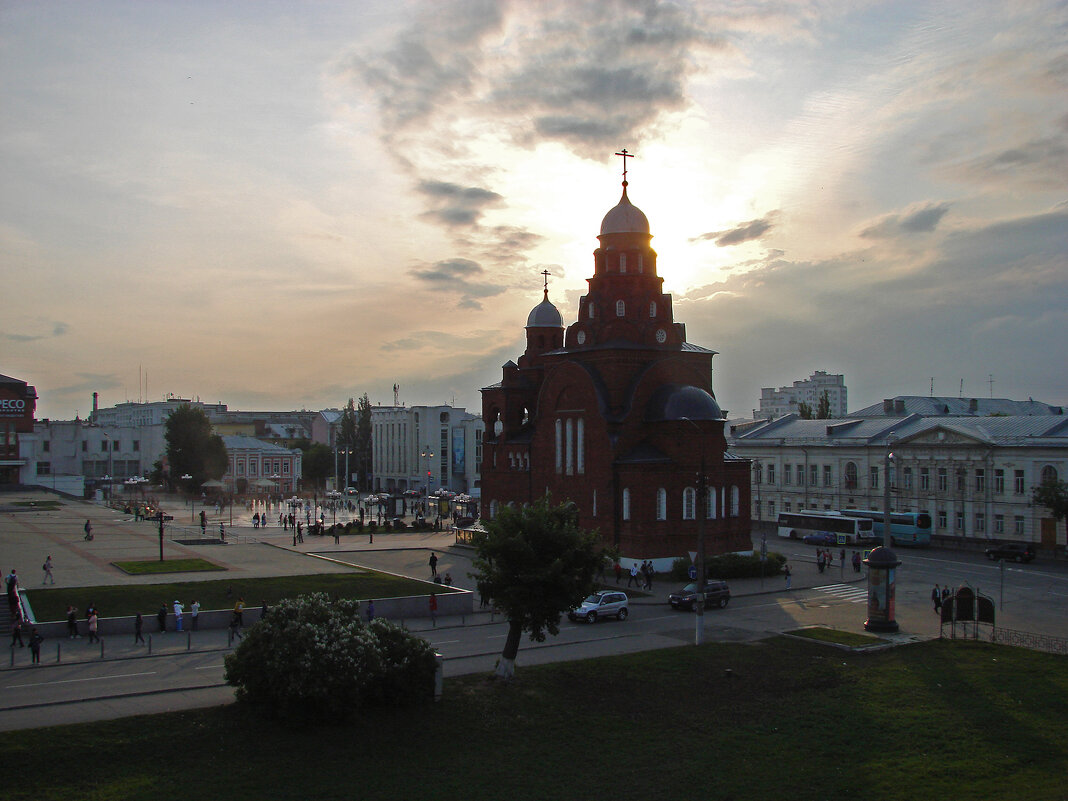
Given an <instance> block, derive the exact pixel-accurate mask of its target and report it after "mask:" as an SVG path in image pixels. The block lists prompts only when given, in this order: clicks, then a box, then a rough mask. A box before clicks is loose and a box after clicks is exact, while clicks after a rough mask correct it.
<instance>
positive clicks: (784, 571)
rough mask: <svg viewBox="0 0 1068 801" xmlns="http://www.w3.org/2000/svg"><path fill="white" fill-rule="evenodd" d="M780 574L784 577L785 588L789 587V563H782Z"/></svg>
mask: <svg viewBox="0 0 1068 801" xmlns="http://www.w3.org/2000/svg"><path fill="white" fill-rule="evenodd" d="M782 574H783V575H784V576H785V577H786V589H790V579H791V577H790V566H789V565H783V566H782Z"/></svg>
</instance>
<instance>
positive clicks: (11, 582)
mask: <svg viewBox="0 0 1068 801" xmlns="http://www.w3.org/2000/svg"><path fill="white" fill-rule="evenodd" d="M5 582H6V584H7V605H8V607H9V608H10V609H11V617H15V618H20V617H22V615H21V614H20V612H21V611H22V609H21V608H20V607H21V604H19V576H18V573H16V572H15V568H11V572H10V573H8V574H7V578H6V579H5Z"/></svg>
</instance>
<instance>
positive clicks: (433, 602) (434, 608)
mask: <svg viewBox="0 0 1068 801" xmlns="http://www.w3.org/2000/svg"><path fill="white" fill-rule="evenodd" d="M430 624H431V625H432V626H434V628H437V626H438V596H436V595H435V594H434V593H430Z"/></svg>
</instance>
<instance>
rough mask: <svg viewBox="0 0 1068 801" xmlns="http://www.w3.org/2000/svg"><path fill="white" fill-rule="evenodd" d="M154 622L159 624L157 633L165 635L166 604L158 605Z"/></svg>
mask: <svg viewBox="0 0 1068 801" xmlns="http://www.w3.org/2000/svg"><path fill="white" fill-rule="evenodd" d="M156 622H157V623H159V633H160V634H166V633H167V604H160V605H159V611H158V612H156Z"/></svg>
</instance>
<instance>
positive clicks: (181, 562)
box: [111, 558, 226, 576]
mask: <svg viewBox="0 0 1068 801" xmlns="http://www.w3.org/2000/svg"><path fill="white" fill-rule="evenodd" d="M111 564H113V565H115V567H117V568H118V569H119V570H121V571H122V572H123V573H129V574H130V575H131V576H144V575H148V574H156V573H197V572H201V571H206V570H226V568H225V567H220V566H219V565H217V564H215V563H214V562H209V561H208V560H207V559H198V558H193V559H164V560H163V561H162V562H161V561H160V560H159V559H141V560H138V561H136V562H112V563H111Z"/></svg>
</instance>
